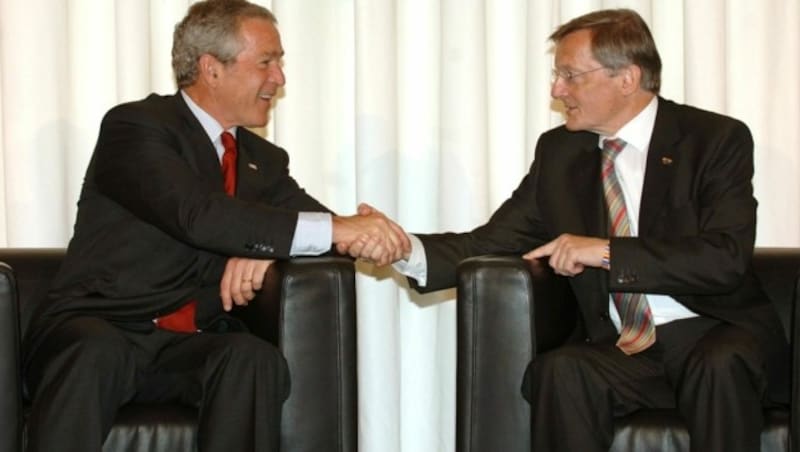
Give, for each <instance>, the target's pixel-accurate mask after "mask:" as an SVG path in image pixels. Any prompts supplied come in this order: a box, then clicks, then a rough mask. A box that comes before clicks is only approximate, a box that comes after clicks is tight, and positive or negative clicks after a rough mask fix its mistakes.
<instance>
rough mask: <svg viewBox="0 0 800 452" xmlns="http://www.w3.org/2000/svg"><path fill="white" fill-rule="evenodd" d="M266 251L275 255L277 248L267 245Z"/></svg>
mask: <svg viewBox="0 0 800 452" xmlns="http://www.w3.org/2000/svg"><path fill="white" fill-rule="evenodd" d="M264 251H266V252H268V253H274V252H275V248H273V247H271V246H269V245H267V246H266V247H264Z"/></svg>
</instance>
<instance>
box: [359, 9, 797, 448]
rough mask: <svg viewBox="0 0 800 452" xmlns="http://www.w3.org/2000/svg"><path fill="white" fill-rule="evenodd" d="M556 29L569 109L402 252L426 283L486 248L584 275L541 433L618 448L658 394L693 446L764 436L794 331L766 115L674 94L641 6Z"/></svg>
mask: <svg viewBox="0 0 800 452" xmlns="http://www.w3.org/2000/svg"><path fill="white" fill-rule="evenodd" d="M551 39H552V40H553V42H554V43H555V69H554V71H553V76H554V78H553V84H552V92H551V93H552V96H553V98H555V99H557V100H559V101H561V103H563V105H564V108H565V115H566V124H565V125H563V126H561V127H557V128H555V129H553V130H550V131H548V132H546V133H544V134H543V135H542V136H541V137H540V139H539V142H538V144H537V148H536V153H535V159H534V162H533V165H532V167H531V170H530V172H529V174H528V175H527V176H526V177H525V178H524V179H523V180H522V182H521V184H520V186H519V187H518V188H517V189H516V190H515V191H514V193H513V194H512V196H511V197H510V198H509V199H508V200H507V201H505V203H503V204H502V205H501V206H500V208H499V209H498V210H497V211H496V212H495V213H494V214H493V215H492V217H491V219H490V220H489V221H488V223H487V224H485V225H483V226H481V227H479V228H477V229H475V230H473V231H471V232H469V233H464V234H454V233H444V234H429V235H419V236H416V237H412V250H413V251H412V253H411V254H410V255H409V256H406V258H405V259H404V260H402V261H400V262H398V263H396V264H395V265H396V267H397V268H398V269H399V270H400V271H401V272H403V273H405V274H406V275H408V276H411V277H412V278H411V280H410V281H411V283H412V285H414V286H415V287H416V288H417V289H418V290H420V291H432V290H437V289H442V288H447V287H452V286H453V285H455V282H456V272H455V269H456V266H457V264H458V263H459V262H460V261H462V260H463V259H465V258H467V257H470V256H475V255H481V254H493V253H494V254H496V253H503V254H517V253H519V254H523V253H524V257H525V258H526V259H544V258H546V259H548V262H549V264H550V265H551V266H552V267H553V268H554V269H555V271H556V272H557V273H559V274H562V275H567V276H569V277H570V283H571V286H572V289H573V290H574V292H575V294H576V297H577V300H578V304H579V312H580V319H579V320H580V322H579V325H580V326H579V328H578V330H577V331H576V332H575V334H574V336H573V340H572V341H570V342H569V343H568V344H567V345H564V346H562V347H560V348H558V349H556V350H553V351H551V352H548V353H545V354H543V355H542V356H539V357H537V359H536V360H535V361H534V362H532V363H531V364H530V365H529V368H528V370H527V373H526V376H525V381H524V383H523V393H524V395H525V397H526V398H527V399H528V400H529V401H530V403H531V406H532V419H533V420H532V439H533V450H535V451H548V452H549V451H581V452H589V451H603V450H608V448H609V447H610V445H611V443H612V440H613V436H614V429H613V422H612V420H613V417H614V416H622V415H625V414H627V413H630V412H633V411H635V410H637V409H639V408H643V407H649V408H657V407H663V408H673V407H677V408H678V409H679V411H680V412H681V414H682V415H683V417H684V419H685V421H686V424H687V426H688V429H689V433H690V436H691V443H692V450H693V451H726V452H728V451H754V450H759V449H760V439H759V438H760V432H761V426H762V419H761V416H762V403H765V402H767V403H769V402H770V401H771V400H773V399H774V398H775V397H778V396H779V395H780V393H781V392H782V390H784V389H785V385H784V383H785V382H784V381H783V377H784V376H785V375H786V372H785V363H786V362H787V361H788V354H787V347H788V346H787V344H786V341H785V339H784V335H783V332H782V328H781V326H780V323H779V320H778V318H777V314H776V312H775V311H774V310H773V309H772V306H771V304H770V303H769V302H768V300H767V299H766V297H765V295H764V294H763V292H762V291H761V289H760V288H759V286H758V284H757V282H756V281H755V280H754V278H753V274H752V272H751V268H750V260H751V255H752V251H753V246H754V240H755V228H756V201H755V199H754V198H753V194H752V184H751V178H752V174H753V141H752V138H751V135H750V132H749V131H748V129H747V127H746V126H745V125H744V124H743V123H741V122H739V121H737V120H735V119H732V118H729V117H725V116H722V115H718V114H714V113H710V112H707V111H702V110H699V109H696V108H692V107H689V106H684V105H679V104H676V103H673V102H670V101H668V100H665V99H663V98H660V97H658V91H659V87H660V86H659V85H660V71H661V61H660V57H659V55H658V52H657V50H656V47H655V43H654V41H653V38H652V36H651V34H650V31H649V29H648V28H647V25H646V24H645V23H644V21H643V20H642V19H641V17H639V15H638V14H636V13H635V12H633V11H630V10H606V11H598V12H594V13H591V14H588V15H585V16H582V17H578V18H576V19H574V20H572V21H571V22H569V23H567V24H565V25H563V26H561V27H560V28H558V29H557V30H556V31H555V32H554V33H553V35H552V36H551ZM606 140H609V141H608V143H607V142H606ZM619 140H621V141H619ZM601 148H605V150H603V151H601ZM361 212H362V213H373V212H374V210H373V209H370V208H364V209H362V210H361ZM375 245H377V242H370V241H358V242H356V243H355V244H354V245H353V246H352V247H351V248H350V251H351V252H353V253H356V252H359V251H364V250H368V249H370V248H371V247H372V246H375ZM642 295H643V296H642ZM626 299H627V301H626ZM633 300H636V301H633ZM497 302H498V303H502V302H503V300H497Z"/></svg>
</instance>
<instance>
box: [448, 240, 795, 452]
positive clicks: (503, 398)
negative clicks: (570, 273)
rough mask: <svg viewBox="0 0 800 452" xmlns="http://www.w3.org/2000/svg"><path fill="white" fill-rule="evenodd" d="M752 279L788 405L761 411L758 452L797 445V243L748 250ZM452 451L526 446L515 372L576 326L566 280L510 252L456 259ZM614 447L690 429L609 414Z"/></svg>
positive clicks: (660, 443)
mask: <svg viewBox="0 0 800 452" xmlns="http://www.w3.org/2000/svg"><path fill="white" fill-rule="evenodd" d="M753 266H754V268H755V271H756V275H757V277H758V278H759V279H760V281H761V282H762V284H763V286H764V289H765V290H766V292H767V295H768V296H769V297H770V299H771V300H772V301H773V303H775V305H776V308H777V310H778V313H779V314H780V316H781V319H782V321H783V326H784V329H785V331H786V332H788V333H790V334H787V337H788V338H789V341H790V343H793V344H794V345H793V347H792V361H793V369H792V374H793V378H792V386H793V387H792V396H791V397H792V398H791V407H786V408H785V409H769V410H767V412H766V425H765V428H764V431H763V433H762V436H761V444H762V451H787V450H789V443H790V438H791V442H792V443H793V444H800V442H798V441H800V437H798V434H799V433H800V428H798V425H799V424H800V416H791V415H790V414H791V413H798V411H797V410H798V409H800V395H799V394H798V390H799V388H798V384H800V355H799V354H800V347H798V346H797V344H800V328H798V327H800V324H798V317H797V316H798V315H800V311H797V310H796V308H795V305H796V301H797V297H798V290H800V286H798V270H799V269H800V249H796V248H757V249H756V252H755V256H754V260H753ZM457 310H458V356H457V394H456V398H457V415H456V419H457V425H456V449H457V450H458V452H493V451H503V452H530V450H531V446H530V440H531V438H530V406H529V405H528V403H527V402H526V401H525V400H524V399H523V397H522V393H521V389H520V388H521V384H522V376H523V374H524V372H525V368H526V367H527V364H528V362H529V361H530V360H531V359H532V358H533V357H534V356H535V354H537V353H542V352H544V351H546V350H549V349H552V348H553V347H556V346H558V345H559V344H560V343H562V342H563V341H564V340H565V339H566V337H567V336H568V335H569V333H570V331H571V329H572V328H573V327H574V325H575V316H576V312H577V307H576V306H575V302H574V296H573V295H572V292H571V289H570V287H569V284H568V282H567V280H566V278H564V277H560V276H556V275H555V274H553V273H552V271H551V270H550V269H549V268H547V266H544V265H536V264H529V263H528V262H526V261H524V260H522V259H520V258H516V257H497V256H484V257H478V258H472V259H467V260H465V261H464V262H463V263H462V264H461V265H460V267H459V281H458V305H457ZM611 450H612V451H614V452H623V451H631V452H632V451H656V450H657V451H688V450H689V435H688V433H687V431H686V429H685V427H684V425H683V423H682V421H681V419H680V417H679V416H678V415H677V413H676V412H672V411H669V410H649V411H640V412H638V413H635V414H633V415H631V416H628V417H626V418H623V419H620V420H618V422H617V424H616V435H615V438H614V443H613V445H612V448H611Z"/></svg>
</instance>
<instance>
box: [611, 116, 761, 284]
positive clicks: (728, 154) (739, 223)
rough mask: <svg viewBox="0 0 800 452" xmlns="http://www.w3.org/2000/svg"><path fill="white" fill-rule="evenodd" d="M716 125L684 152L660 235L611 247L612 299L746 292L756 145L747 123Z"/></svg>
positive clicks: (709, 125) (752, 228) (753, 220)
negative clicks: (617, 294) (742, 288)
mask: <svg viewBox="0 0 800 452" xmlns="http://www.w3.org/2000/svg"><path fill="white" fill-rule="evenodd" d="M718 118H719V117H717V119H716V120H712V121H706V129H705V132H704V134H701V133H699V132H698V133H696V134H693V135H692V134H690V136H688V137H687V138H686V139H685V140H684V142H685V144H683V145H682V146H679V152H681V153H682V155H681V157H680V161H679V162H678V167H677V168H676V171H677V172H676V174H675V177H674V179H673V183H672V186H671V191H670V193H669V195H668V199H667V201H666V203H665V205H664V207H663V208H662V210H661V215H660V216H659V218H658V221H659V223H658V225H657V226H656V227H655V230H654V231H650V232H647V231H646V232H644V233H640V237H635V238H612V239H611V269H610V274H609V288H610V290H611V291H628V292H646V293H661V294H667V295H672V296H679V295H712V294H723V293H728V292H731V291H733V290H734V289H735V288H736V287H737V286H738V285H739V284H741V281H742V276H743V275H744V274H745V273H746V271H747V270H748V266H749V263H750V259H751V257H752V252H753V246H754V242H755V230H756V206H757V203H756V200H755V199H754V197H753V187H752V182H751V180H752V177H753V139H752V137H751V135H750V132H749V130H748V129H747V127H746V126H745V125H744V124H743V123H741V122H738V121H735V120H731V119H730V118H725V119H718ZM709 131H711V132H713V133H709ZM704 135H710V136H708V137H705V136H704Z"/></svg>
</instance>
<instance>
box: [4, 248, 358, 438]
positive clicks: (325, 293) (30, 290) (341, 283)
mask: <svg viewBox="0 0 800 452" xmlns="http://www.w3.org/2000/svg"><path fill="white" fill-rule="evenodd" d="M63 255H64V250H63V249H0V336H1V337H2V339H0V394H2V396H0V452H18V451H20V450H22V445H23V440H24V431H25V428H24V427H25V412H26V401H25V399H24V395H23V388H22V382H21V375H20V338H21V337H22V334H24V332H25V328H26V327H27V325H28V321H29V319H30V315H31V311H32V308H33V307H34V305H35V303H36V302H37V301H38V300H41V299H42V296H43V295H44V293H45V292H46V290H47V287H48V284H49V281H50V280H51V278H52V277H53V275H54V273H55V271H56V270H57V269H58V266H59V264H60V262H61V259H62V258H63ZM355 309H356V304H355V285H354V268H353V263H352V261H350V260H349V259H344V258H332V257H320V258H304V259H296V260H290V261H286V262H280V263H278V264H277V265H273V266H272V267H271V269H270V271H269V272H268V275H267V281H266V284H265V287H264V289H263V290H262V291H261V292H260V294H259V296H258V297H257V298H256V299H255V300H254V301H253V302H251V303H250V305H249V306H248V307H247V308H246V309H244V310H243V311H242V312H241V314H240V315H241V318H242V319H243V320H244V321H245V322H246V323H247V324H248V326H249V327H250V329H251V331H252V332H253V333H254V334H257V335H259V336H261V337H264V338H265V339H267V340H269V341H270V342H273V343H275V344H278V346H279V347H280V349H281V351H282V352H283V355H284V356H285V357H286V360H287V362H288V364H289V371H290V374H291V379H292V389H291V394H290V395H289V399H288V400H287V401H286V403H285V404H284V406H283V418H282V422H281V451H285V452H312V451H314V452H355V451H356V450H357V389H356V318H355ZM195 420H196V412H195V411H194V410H193V409H190V408H187V407H183V406H179V405H166V404H164V405H161V404H159V405H133V404H132V405H129V406H126V407H123V408H122V410H121V411H120V413H119V415H118V417H117V419H116V422H115V424H114V427H113V429H112V431H111V433H110V435H109V437H108V439H107V440H106V442H105V444H104V446H103V450H104V451H106V452H112V451H113V452H122V451H126V452H129V451H130V452H133V451H140V452H145V451H147V452H151V451H164V452H167V451H168V452H177V451H187V452H188V451H195V450H196V449H197V448H196V440H195V438H196V422H195ZM231 452H234V451H231Z"/></svg>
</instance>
